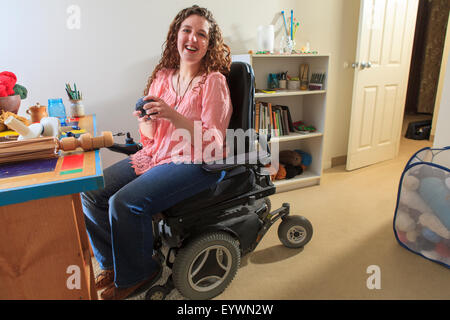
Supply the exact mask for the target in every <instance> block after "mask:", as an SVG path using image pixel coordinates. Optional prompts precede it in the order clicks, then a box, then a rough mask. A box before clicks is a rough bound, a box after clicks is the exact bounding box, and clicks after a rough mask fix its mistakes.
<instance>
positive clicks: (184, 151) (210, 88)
mask: <svg viewBox="0 0 450 320" xmlns="http://www.w3.org/2000/svg"><path fill="white" fill-rule="evenodd" d="M175 71H176V70H175V69H163V70H161V71H159V72H158V73H157V75H156V77H155V79H154V80H153V82H152V84H151V86H150V90H149V94H151V95H155V96H157V97H160V98H161V99H163V100H164V101H165V102H166V103H167V104H168V105H169V106H174V104H175V99H176V92H175V90H174V88H173V86H172V76H173V74H174V73H175ZM179 99H180V97H179ZM177 111H178V112H179V113H181V114H182V115H183V116H185V117H186V118H188V119H190V120H192V121H194V137H190V134H189V133H188V131H187V130H183V129H176V128H175V126H174V125H173V124H172V123H171V122H170V121H168V120H165V119H156V120H153V121H154V122H153V128H154V134H153V138H152V139H150V138H148V137H146V136H144V135H143V134H142V132H140V134H141V143H142V145H143V148H142V149H141V150H139V151H138V152H136V153H135V154H134V155H132V156H131V157H130V158H131V164H132V167H133V168H134V169H135V172H136V174H137V175H140V174H143V173H144V172H146V171H147V170H149V169H151V168H153V167H155V166H157V165H161V164H165V163H170V162H175V163H178V162H184V163H202V162H203V161H206V162H207V161H212V160H217V159H222V158H223V157H225V156H226V147H225V132H226V129H227V128H228V124H229V122H230V118H231V113H232V106H231V98H230V91H229V89H228V85H227V82H226V78H225V76H224V75H222V74H221V73H220V72H212V73H210V74H208V75H205V76H203V78H202V79H201V81H199V82H198V84H197V85H195V87H193V88H192V89H191V90H189V91H188V92H187V93H186V96H185V97H184V99H183V101H182V102H181V104H179V106H178V108H177ZM216 151H217V152H216Z"/></svg>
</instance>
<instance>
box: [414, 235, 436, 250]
mask: <svg viewBox="0 0 450 320" xmlns="http://www.w3.org/2000/svg"><path fill="white" fill-rule="evenodd" d="M416 246H417V250H418V251H421V250H425V251H428V250H433V249H434V247H435V246H436V244H434V243H433V242H431V241H428V240H427V239H425V238H424V237H423V236H419V237H417V240H416Z"/></svg>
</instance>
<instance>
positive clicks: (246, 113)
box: [227, 62, 255, 131]
mask: <svg viewBox="0 0 450 320" xmlns="http://www.w3.org/2000/svg"><path fill="white" fill-rule="evenodd" d="M227 83H228V88H229V89H230V95H231V102H232V104H233V114H232V115H231V119H230V125H229V126H228V128H229V129H239V128H240V129H243V130H244V131H246V130H248V129H250V128H252V127H253V117H254V100H255V86H254V83H255V76H254V73H253V69H252V67H251V66H250V65H249V64H248V63H245V62H233V63H232V64H231V70H230V73H229V74H228V77H227Z"/></svg>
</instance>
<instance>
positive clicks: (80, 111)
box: [70, 100, 84, 118]
mask: <svg viewBox="0 0 450 320" xmlns="http://www.w3.org/2000/svg"><path fill="white" fill-rule="evenodd" d="M70 116H71V117H72V118H79V117H83V116H84V105H83V100H70Z"/></svg>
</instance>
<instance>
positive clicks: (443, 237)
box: [394, 147, 450, 268]
mask: <svg viewBox="0 0 450 320" xmlns="http://www.w3.org/2000/svg"><path fill="white" fill-rule="evenodd" d="M449 168H450V147H446V148H443V149H431V148H424V149H421V150H419V151H418V152H417V153H415V154H414V155H413V156H412V157H411V159H410V160H409V161H408V163H407V165H406V167H405V170H404V171H403V174H402V177H401V179H400V185H399V190H398V198H397V206H396V209H395V215H394V233H395V236H396V238H397V240H398V242H399V243H400V244H401V245H402V246H403V247H405V248H407V249H408V250H410V251H412V252H414V253H416V254H419V255H421V256H423V257H425V258H427V259H429V260H432V261H434V262H437V263H440V264H442V265H444V266H446V267H447V268H450V169H449Z"/></svg>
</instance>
